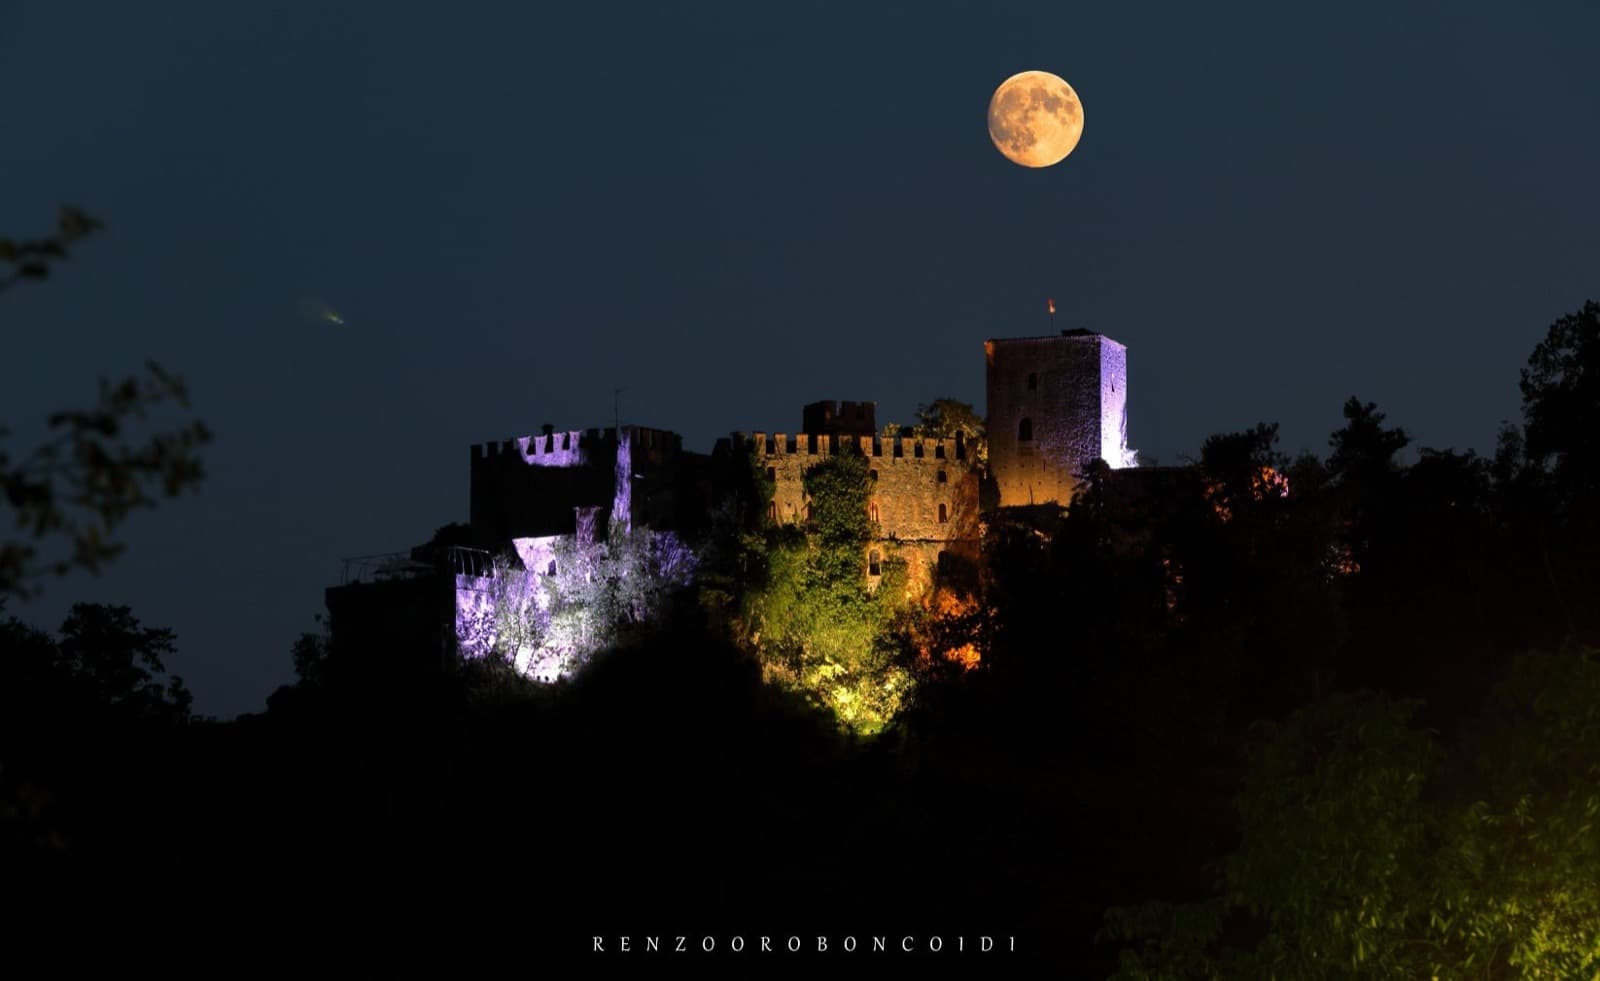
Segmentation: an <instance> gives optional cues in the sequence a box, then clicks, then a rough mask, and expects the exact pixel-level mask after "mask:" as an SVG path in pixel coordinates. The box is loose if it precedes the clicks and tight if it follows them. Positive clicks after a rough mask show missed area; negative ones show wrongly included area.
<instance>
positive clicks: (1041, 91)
mask: <svg viewBox="0 0 1600 981" xmlns="http://www.w3.org/2000/svg"><path fill="white" fill-rule="evenodd" d="M1082 135H1083V103H1081V102H1079V101H1078V93H1076V92H1074V91H1072V86H1070V85H1068V84H1067V83H1066V82H1065V81H1063V80H1062V79H1060V78H1058V77H1056V76H1055V75H1052V74H1050V73H1049V72H1022V73H1020V74H1017V75H1013V76H1011V77H1010V78H1008V79H1006V80H1005V81H1004V82H1001V83H1000V87H999V88H997V89H995V90H994V98H992V99H990V100H989V139H991V140H994V145H995V149H997V150H999V151H1000V152H1001V153H1003V154H1005V155H1006V158H1007V159H1008V160H1010V161H1011V162H1012V163H1019V164H1021V165H1022V166H1024V167H1049V166H1051V165H1052V164H1058V163H1060V162H1061V161H1062V160H1065V159H1066V157H1067V154H1069V153H1071V152H1072V148H1073V147H1075V146H1077V145H1078V138H1079V137H1080V136H1082Z"/></svg>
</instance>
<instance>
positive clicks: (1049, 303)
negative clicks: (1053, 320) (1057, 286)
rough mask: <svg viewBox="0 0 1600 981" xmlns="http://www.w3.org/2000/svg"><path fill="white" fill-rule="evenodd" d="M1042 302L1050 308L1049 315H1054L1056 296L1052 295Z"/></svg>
mask: <svg viewBox="0 0 1600 981" xmlns="http://www.w3.org/2000/svg"><path fill="white" fill-rule="evenodd" d="M1044 303H1045V306H1046V307H1048V308H1049V309H1050V316H1052V317H1054V316H1055V315H1056V298H1055V297H1053V296H1052V297H1051V298H1050V299H1048V300H1046V301H1044Z"/></svg>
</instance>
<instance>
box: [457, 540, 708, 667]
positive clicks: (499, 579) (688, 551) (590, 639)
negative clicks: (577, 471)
mask: <svg viewBox="0 0 1600 981" xmlns="http://www.w3.org/2000/svg"><path fill="white" fill-rule="evenodd" d="M587 510H589V511H590V513H589V514H588V515H587V518H588V520H587V521H585V520H584V518H585V514H584V509H580V511H579V524H580V528H582V527H583V526H585V525H587V530H588V531H589V534H588V536H584V535H582V534H579V535H548V536H544V537H539V538H518V539H515V540H514V541H513V542H512V545H513V547H514V548H515V550H516V555H517V560H516V561H514V562H504V561H502V562H497V563H496V564H495V567H494V569H493V572H492V574H491V575H488V576H457V577H456V623H455V628H456V641H457V644H458V648H459V650H460V652H461V656H462V657H465V658H482V657H488V656H500V657H505V658H507V659H508V660H509V661H510V662H511V664H512V665H513V666H515V668H516V670H517V671H518V672H519V673H521V674H523V675H525V676H526V677H529V678H532V679H534V680H536V681H545V682H553V681H556V680H558V679H560V678H563V677H566V676H568V675H571V674H572V673H573V672H575V671H577V670H578V669H579V668H581V667H582V666H583V665H584V664H586V663H588V660H589V658H590V657H592V656H593V655H594V654H595V652H597V651H599V650H602V649H603V648H605V647H607V646H609V645H610V644H611V643H612V641H613V640H614V639H615V636H616V631H617V628H618V626H620V625H621V624H622V623H624V622H627V623H635V624H639V623H648V622H650V621H652V620H654V619H655V618H656V617H657V616H659V615H660V613H661V611H662V610H663V608H664V607H665V604H666V602H667V600H668V599H669V598H670V596H671V595H672V594H673V593H674V592H676V591H677V590H679V589H682V588H684V587H686V586H688V585H690V583H691V582H692V581H693V578H694V572H695V569H696V566H697V565H698V561H699V559H698V555H697V554H696V552H695V550H694V549H693V548H691V547H690V546H688V545H687V544H686V543H684V542H683V541H682V540H681V539H679V538H678V537H677V536H676V535H674V534H672V533H671V532H656V531H652V530H650V529H648V528H641V529H638V530H635V531H632V532H629V533H626V534H622V535H617V536H614V537H612V538H611V539H610V540H609V541H597V540H595V538H594V537H593V529H594V521H593V519H594V514H593V513H592V509H587ZM552 568H553V569H554V570H555V573H554V574H553V575H552V574H550V571H549V570H550V569H552Z"/></svg>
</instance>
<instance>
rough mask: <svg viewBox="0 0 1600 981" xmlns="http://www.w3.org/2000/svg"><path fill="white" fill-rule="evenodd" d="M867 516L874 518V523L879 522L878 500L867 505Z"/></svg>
mask: <svg viewBox="0 0 1600 981" xmlns="http://www.w3.org/2000/svg"><path fill="white" fill-rule="evenodd" d="M867 517H869V518H871V519H872V523H873V524H877V523H878V505H877V502H873V503H872V504H868V505H867Z"/></svg>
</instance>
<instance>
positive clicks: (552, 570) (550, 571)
mask: <svg viewBox="0 0 1600 981" xmlns="http://www.w3.org/2000/svg"><path fill="white" fill-rule="evenodd" d="M544 574H545V575H547V576H553V575H555V574H556V560H555V559H551V560H550V564H549V565H547V566H545V567H544Z"/></svg>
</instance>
